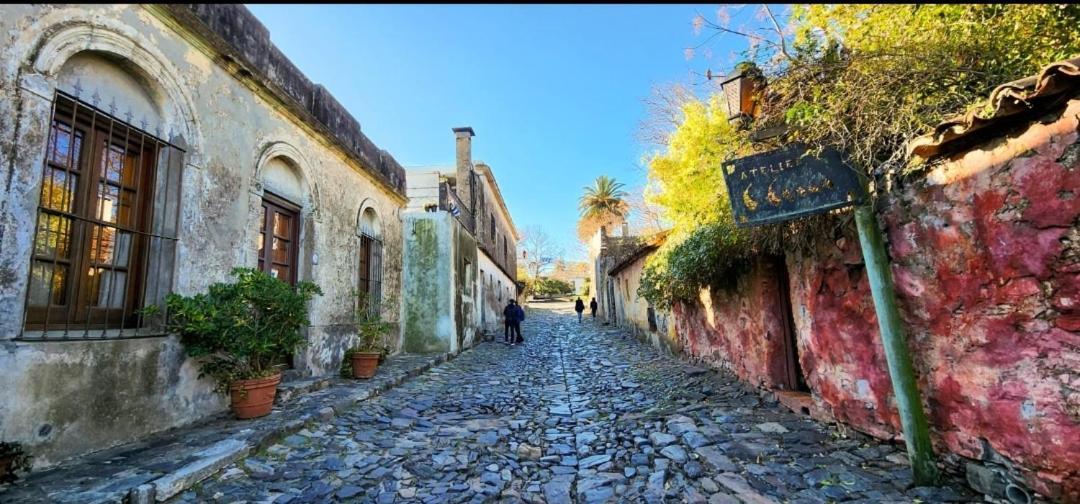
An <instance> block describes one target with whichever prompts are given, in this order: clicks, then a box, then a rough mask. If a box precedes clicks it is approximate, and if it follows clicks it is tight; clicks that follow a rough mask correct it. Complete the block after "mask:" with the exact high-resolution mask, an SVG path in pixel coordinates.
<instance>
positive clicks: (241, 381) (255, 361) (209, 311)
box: [144, 268, 322, 418]
mask: <svg viewBox="0 0 1080 504" xmlns="http://www.w3.org/2000/svg"><path fill="white" fill-rule="evenodd" d="M232 276H233V277H235V278H236V281H235V282H233V283H215V284H213V285H211V286H210V287H209V289H208V290H207V292H206V293H205V294H196V295H194V296H181V295H179V294H169V295H168V296H167V297H166V298H165V306H166V308H167V310H168V317H167V318H166V320H165V328H166V329H167V330H168V331H169V332H172V333H175V334H177V335H179V336H180V341H181V343H183V345H184V350H185V352H186V353H187V354H188V355H189V356H191V357H193V358H195V359H198V362H199V370H200V374H199V376H200V377H203V376H209V377H211V378H213V379H214V380H215V381H216V382H217V386H216V388H215V390H216V391H218V392H220V393H228V394H229V395H230V398H231V404H232V409H233V412H234V413H235V414H236V416H237V418H255V417H260V416H263V415H266V414H268V413H270V409H271V408H272V407H273V404H274V396H275V395H276V394H277V385H278V383H280V382H281V369H280V364H281V362H282V361H283V360H284V359H285V358H287V356H288V355H290V354H292V353H293V352H294V351H295V350H297V349H299V348H300V347H302V346H303V345H304V344H305V343H306V342H307V341H306V339H305V337H304V335H303V333H302V332H301V329H302V328H304V327H306V326H307V325H309V324H310V323H311V322H310V321H309V320H308V309H307V304H308V302H309V301H311V299H312V298H313V297H314V296H315V295H316V294H322V290H321V289H319V287H318V286H317V285H315V284H314V283H311V282H300V283H298V284H297V285H296V286H295V287H294V286H291V285H289V284H287V283H285V282H282V281H280V280H278V279H276V278H274V277H272V276H270V275H268V274H266V273H264V272H262V271H258V270H255V269H251V268H236V269H233V270H232ZM150 311H151V312H153V311H154V310H150ZM145 312H146V310H145V309H144V313H145Z"/></svg>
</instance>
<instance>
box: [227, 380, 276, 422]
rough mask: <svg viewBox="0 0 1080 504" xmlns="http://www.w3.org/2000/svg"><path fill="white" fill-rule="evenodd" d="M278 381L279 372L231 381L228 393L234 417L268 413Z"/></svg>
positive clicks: (243, 417) (272, 403)
mask: <svg viewBox="0 0 1080 504" xmlns="http://www.w3.org/2000/svg"><path fill="white" fill-rule="evenodd" d="M278 383H281V373H278V374H275V375H273V376H267V377H266V378H255V379H253V380H237V381H235V382H233V384H232V386H231V387H230V388H229V393H230V395H231V396H232V410H233V413H235V414H236V418H240V419H246V418H257V417H261V416H265V415H267V414H269V413H270V410H271V409H272V408H273V407H274V396H275V395H276V394H277V386H278Z"/></svg>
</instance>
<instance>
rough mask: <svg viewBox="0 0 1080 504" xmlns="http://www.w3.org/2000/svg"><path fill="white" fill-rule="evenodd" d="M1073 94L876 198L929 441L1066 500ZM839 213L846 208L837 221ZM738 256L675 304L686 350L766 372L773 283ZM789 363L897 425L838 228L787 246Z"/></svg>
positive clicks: (871, 424) (1077, 491) (855, 272)
mask: <svg viewBox="0 0 1080 504" xmlns="http://www.w3.org/2000/svg"><path fill="white" fill-rule="evenodd" d="M1078 116H1080V100H1073V101H1072V102H1069V108H1068V110H1066V111H1065V112H1064V113H1060V112H1059V113H1056V114H1053V115H1052V116H1050V117H1045V118H1043V119H1042V121H1041V122H1038V123H1035V124H1033V125H1031V126H1030V127H1028V128H1026V129H1022V130H1019V131H1013V132H1011V133H1010V134H1009V136H1008V137H1006V138H1003V139H998V140H994V141H992V142H990V143H987V144H984V145H981V146H978V147H975V148H972V149H970V150H968V151H965V152H963V153H960V154H957V155H955V156H954V157H952V158H950V159H949V160H947V161H946V162H945V163H943V164H941V165H938V166H935V167H933V168H932V169H930V170H928V171H927V172H926V173H920V174H915V175H913V176H910V178H909V179H908V180H903V179H902V180H899V181H897V183H898V184H899V185H898V187H896V188H894V191H893V192H892V195H891V196H889V197H888V198H887V199H885V201H883V203H882V205H881V208H883V210H882V211H880V212H879V213H880V214H881V220H882V221H884V224H885V226H884V229H885V232H886V233H887V236H888V249H889V250H888V251H889V254H890V256H891V262H892V271H893V276H894V278H895V281H896V286H897V291H898V292H897V295H898V300H899V303H900V308H901V313H902V316H903V318H904V322H905V324H906V330H907V334H908V344H909V348H910V349H911V351H912V355H913V359H914V363H915V367H916V372H917V374H918V377H919V387H920V390H921V392H922V394H923V397H924V405H925V407H926V410H927V412H928V415H929V417H930V423H931V429H932V433H933V439H934V443H935V449H936V450H937V451H939V452H949V453H953V454H958V455H962V456H964V457H968V458H971V459H977V460H989V461H995V460H996V461H1003V463H1005V464H1006V465H1010V466H1014V469H1015V470H1016V471H1017V475H1018V477H1019V478H1020V479H1021V480H1023V481H1024V482H1026V484H1027V485H1029V486H1030V487H1031V488H1032V489H1034V490H1036V491H1038V492H1039V493H1041V494H1043V495H1046V496H1048V497H1050V498H1052V499H1060V500H1064V501H1067V502H1074V501H1077V500H1080V466H1078V465H1077V463H1076V461H1077V460H1080V374H1078V372H1077V370H1080V324H1078V322H1077V321H1078V320H1080V228H1078V218H1080V197H1078V196H1080V195H1077V194H1076V190H1077V188H1080V143H1078V142H1077V140H1078V133H1077V125H1078V122H1077V117H1078ZM849 224H850V223H849ZM767 268H768V265H763V264H762V263H758V264H755V265H754V266H753V268H751V270H750V271H748V272H746V273H743V274H742V275H740V276H739V277H738V278H737V280H736V283H737V286H736V287H735V288H734V289H732V290H730V291H719V292H713V291H704V292H702V294H701V298H700V300H699V301H698V302H696V303H692V304H679V305H677V306H675V307H674V316H675V325H676V330H677V332H678V334H679V338H680V341H682V342H683V345H684V350H685V352H686V353H687V354H688V355H690V356H691V357H693V358H695V359H699V360H703V361H705V362H709V363H711V364H712V365H714V366H717V367H723V368H726V369H730V370H732V371H733V372H735V373H736V374H738V375H739V376H740V377H741V378H743V379H744V380H746V381H748V382H750V383H753V384H755V385H758V386H761V387H763V388H773V387H775V384H776V383H777V376H778V375H777V371H778V370H777V365H776V363H777V362H780V361H781V360H782V358H783V356H782V355H777V352H776V349H777V344H776V342H775V339H774V338H773V335H774V334H776V331H777V329H778V316H777V314H776V312H775V310H774V309H772V308H771V307H770V304H771V303H774V301H773V300H774V299H775V296H776V295H777V293H776V292H775V289H776V285H775V284H776V282H775V281H773V280H771V279H772V278H774V276H773V275H771V274H770V273H769V272H768V271H767ZM787 268H788V270H789V280H790V285H791V287H790V301H791V306H792V311H793V315H794V320H795V326H796V335H797V343H798V344H797V347H798V353H799V362H800V365H801V368H802V370H803V373H804V376H805V378H806V381H807V384H808V385H809V388H810V389H811V392H812V394H813V396H814V401H815V402H816V403H817V404H818V406H819V407H821V408H822V410H824V411H825V412H826V413H827V414H831V415H835V417H836V419H838V420H840V421H843V422H845V423H847V424H849V425H851V426H853V427H855V428H857V429H859V430H862V431H865V432H868V433H871V434H873V435H876V436H879V437H884V438H893V437H898V436H899V435H900V423H899V417H898V414H897V411H896V409H895V401H894V398H893V394H892V387H891V382H890V380H889V375H888V371H887V366H886V361H885V357H884V353H883V350H882V346H881V340H880V335H879V333H878V329H877V320H876V317H875V312H874V307H873V302H872V299H871V295H870V290H869V284H868V281H867V278H866V273H865V267H864V265H863V261H862V257H861V251H860V248H859V244H858V240H857V238H856V235H855V233H854V229H853V225H848V226H847V227H846V228H844V229H842V230H838V231H837V232H836V235H835V236H831V237H828V236H823V237H821V239H820V240H819V241H818V243H817V244H816V246H815V248H814V249H813V250H812V251H809V252H807V253H804V254H792V255H789V256H788V257H787Z"/></svg>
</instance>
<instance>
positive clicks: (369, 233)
mask: <svg viewBox="0 0 1080 504" xmlns="http://www.w3.org/2000/svg"><path fill="white" fill-rule="evenodd" d="M380 237H381V228H380V224H379V216H378V214H376V213H375V210H374V209H373V208H371V207H368V208H365V209H364V210H363V211H362V212H361V213H360V252H359V256H360V259H359V261H360V262H359V268H358V272H359V273H358V276H357V291H359V292H360V293H361V296H363V299H364V300H365V301H366V302H367V305H368V309H370V310H377V309H378V308H379V305H380V303H381V302H382V239H381V238H380Z"/></svg>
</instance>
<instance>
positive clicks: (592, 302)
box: [589, 298, 600, 318]
mask: <svg viewBox="0 0 1080 504" xmlns="http://www.w3.org/2000/svg"><path fill="white" fill-rule="evenodd" d="M598 306H600V305H598V304H596V298H592V301H589V309H590V310H592V318H596V308H597V307H598Z"/></svg>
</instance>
